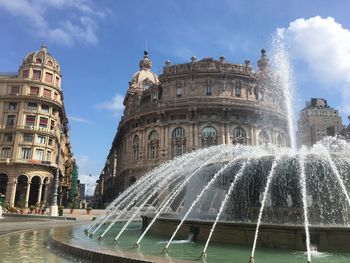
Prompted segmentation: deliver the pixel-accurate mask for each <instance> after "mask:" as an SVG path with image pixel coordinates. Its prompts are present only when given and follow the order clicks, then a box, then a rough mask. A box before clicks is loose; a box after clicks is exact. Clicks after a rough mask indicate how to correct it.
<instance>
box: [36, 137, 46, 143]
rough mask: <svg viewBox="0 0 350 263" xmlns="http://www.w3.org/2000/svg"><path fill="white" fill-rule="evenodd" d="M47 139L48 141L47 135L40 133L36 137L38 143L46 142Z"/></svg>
mask: <svg viewBox="0 0 350 263" xmlns="http://www.w3.org/2000/svg"><path fill="white" fill-rule="evenodd" d="M45 141H46V137H45V136H41V135H38V137H37V138H36V142H37V143H40V144H45Z"/></svg>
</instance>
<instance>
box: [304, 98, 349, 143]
mask: <svg viewBox="0 0 350 263" xmlns="http://www.w3.org/2000/svg"><path fill="white" fill-rule="evenodd" d="M305 104H306V107H305V108H304V109H302V110H301V111H300V113H299V120H298V132H297V137H298V145H299V146H301V145H306V146H312V145H313V144H315V143H316V142H318V141H320V140H322V139H323V138H324V137H326V136H335V135H336V134H337V133H339V131H341V130H342V129H343V128H344V126H343V124H342V120H341V117H340V115H339V112H338V110H336V109H333V108H331V107H330V106H329V105H328V103H327V100H325V99H321V98H312V99H311V100H310V101H307V102H306V103H305Z"/></svg>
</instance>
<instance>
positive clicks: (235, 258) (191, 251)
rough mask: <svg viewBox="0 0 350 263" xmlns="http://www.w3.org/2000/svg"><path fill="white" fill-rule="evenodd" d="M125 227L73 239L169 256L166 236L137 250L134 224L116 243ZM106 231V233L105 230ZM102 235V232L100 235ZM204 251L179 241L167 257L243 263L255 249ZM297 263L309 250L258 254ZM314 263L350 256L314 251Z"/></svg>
mask: <svg viewBox="0 0 350 263" xmlns="http://www.w3.org/2000/svg"><path fill="white" fill-rule="evenodd" d="M120 228H121V225H119V226H116V227H114V228H113V230H111V231H109V232H108V235H106V236H105V238H104V239H103V240H100V241H98V240H96V239H90V238H88V237H87V236H86V235H85V234H84V233H83V230H84V228H80V229H76V230H75V231H73V236H74V238H75V239H77V240H81V241H84V242H87V243H90V244H91V243H95V244H96V245H98V246H104V247H110V248H111V249H113V250H120V251H127V252H132V253H140V254H143V255H153V256H159V257H166V256H165V255H164V254H163V253H162V250H163V248H164V247H165V245H166V242H167V241H168V239H167V238H165V237H155V236H149V235H148V236H147V235H146V237H145V238H144V239H143V240H142V242H141V244H140V245H141V246H140V247H139V248H134V247H133V244H134V243H135V242H136V240H137V239H138V238H139V236H140V235H141V229H140V227H139V226H138V225H130V226H129V227H128V231H125V233H124V234H123V235H122V236H121V238H120V239H119V242H118V244H112V240H113V238H114V237H115V236H116V235H117V234H118V231H119V229H120ZM101 231H102V230H101ZM99 233H101V232H99ZM203 248H204V243H203V242H189V241H187V240H175V241H174V243H172V244H171V246H170V248H169V251H168V255H167V257H170V258H175V259H182V260H190V261H197V262H201V261H203V262H206V263H214V262H215V263H226V262H227V263H242V262H248V260H249V257H250V254H251V247H247V246H233V245H215V244H210V245H209V248H208V250H207V258H206V259H205V260H202V259H199V257H200V255H201V252H202V250H203ZM272 262H278V263H297V262H307V257H306V252H305V251H292V250H283V249H267V248H259V247H258V248H257V249H256V252H255V263H272ZM312 262H314V263H333V262H334V263H349V262H350V254H345V253H342V254H340V253H321V252H313V254H312Z"/></svg>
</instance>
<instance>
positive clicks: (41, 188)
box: [36, 183, 43, 204]
mask: <svg viewBox="0 0 350 263" xmlns="http://www.w3.org/2000/svg"><path fill="white" fill-rule="evenodd" d="M42 191H43V183H40V186H39V193H38V199H37V201H36V203H37V204H40V201H41V194H42Z"/></svg>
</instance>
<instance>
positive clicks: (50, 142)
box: [48, 138, 52, 146]
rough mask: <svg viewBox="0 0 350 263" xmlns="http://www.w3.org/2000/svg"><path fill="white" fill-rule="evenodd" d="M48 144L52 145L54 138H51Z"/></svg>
mask: <svg viewBox="0 0 350 263" xmlns="http://www.w3.org/2000/svg"><path fill="white" fill-rule="evenodd" d="M48 145H50V146H51V145H52V138H49V142H48Z"/></svg>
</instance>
